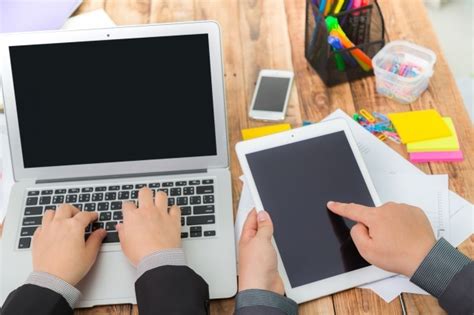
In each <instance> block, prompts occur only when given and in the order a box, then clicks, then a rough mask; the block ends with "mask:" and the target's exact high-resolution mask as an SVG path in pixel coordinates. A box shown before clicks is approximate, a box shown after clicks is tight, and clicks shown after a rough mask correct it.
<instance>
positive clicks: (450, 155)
mask: <svg viewBox="0 0 474 315" xmlns="http://www.w3.org/2000/svg"><path fill="white" fill-rule="evenodd" d="M463 159H464V157H463V155H462V152H461V150H458V151H447V152H415V153H410V161H412V162H414V163H425V162H459V161H462V160H463Z"/></svg>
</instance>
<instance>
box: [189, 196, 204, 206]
mask: <svg viewBox="0 0 474 315" xmlns="http://www.w3.org/2000/svg"><path fill="white" fill-rule="evenodd" d="M189 201H190V203H191V204H192V205H198V204H200V203H201V196H192V197H191V198H190V199H189Z"/></svg>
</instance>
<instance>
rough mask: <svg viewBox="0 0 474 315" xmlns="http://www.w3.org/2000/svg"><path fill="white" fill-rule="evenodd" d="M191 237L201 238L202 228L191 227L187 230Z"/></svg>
mask: <svg viewBox="0 0 474 315" xmlns="http://www.w3.org/2000/svg"><path fill="white" fill-rule="evenodd" d="M189 232H190V234H191V237H201V236H202V227H200V226H193V227H191V229H190V230H189Z"/></svg>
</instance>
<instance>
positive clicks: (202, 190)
mask: <svg viewBox="0 0 474 315" xmlns="http://www.w3.org/2000/svg"><path fill="white" fill-rule="evenodd" d="M213 192H214V186H199V187H197V188H196V193H197V194H199V195H201V194H212V193H213Z"/></svg>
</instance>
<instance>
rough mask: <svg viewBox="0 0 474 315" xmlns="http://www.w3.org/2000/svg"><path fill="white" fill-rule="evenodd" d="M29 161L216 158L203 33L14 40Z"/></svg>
mask: <svg viewBox="0 0 474 315" xmlns="http://www.w3.org/2000/svg"><path fill="white" fill-rule="evenodd" d="M10 58H11V66H12V74H13V84H14V88H15V98H16V105H17V112H18V123H19V129H20V137H21V149H22V152H23V163H24V167H25V168H32V167H48V166H63V165H77V164H89V163H107V162H124V161H139V160H152V159H168V158H181V157H197V156H215V155H216V154H217V151H216V133H215V122H214V111H213V100H212V84H211V69H210V58H209V42H208V35H207V34H199V35H180V36H167V37H153V38H139V39H120V40H106V41H91V42H74V43H60V44H46V45H44V44H43V45H31V46H14V47H10Z"/></svg>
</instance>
